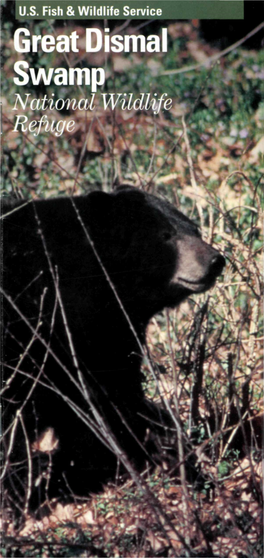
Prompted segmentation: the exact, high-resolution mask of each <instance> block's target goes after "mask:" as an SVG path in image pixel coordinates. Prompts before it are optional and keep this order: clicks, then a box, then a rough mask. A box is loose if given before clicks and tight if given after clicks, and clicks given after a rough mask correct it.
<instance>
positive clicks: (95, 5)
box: [16, 0, 244, 21]
mask: <svg viewBox="0 0 264 558" xmlns="http://www.w3.org/2000/svg"><path fill="white" fill-rule="evenodd" d="M243 17H244V1H243V0H162V1H161V0H149V1H142V0H127V1H125V2H124V1H123V0H113V2H111V0H109V1H108V2H107V1H104V0H102V1H100V0H94V1H89V0H72V1H70V0H46V1H45V0H35V2H34V0H16V18H17V19H18V20H20V21H25V20H29V19H64V20H71V19H72V20H78V19H93V20H94V19H170V20H171V19H243Z"/></svg>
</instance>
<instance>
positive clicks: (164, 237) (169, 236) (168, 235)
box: [162, 231, 173, 242]
mask: <svg viewBox="0 0 264 558" xmlns="http://www.w3.org/2000/svg"><path fill="white" fill-rule="evenodd" d="M172 237H173V232H172V231H164V232H163V233H162V240H164V241H165V242H167V241H168V240H171V239H172Z"/></svg>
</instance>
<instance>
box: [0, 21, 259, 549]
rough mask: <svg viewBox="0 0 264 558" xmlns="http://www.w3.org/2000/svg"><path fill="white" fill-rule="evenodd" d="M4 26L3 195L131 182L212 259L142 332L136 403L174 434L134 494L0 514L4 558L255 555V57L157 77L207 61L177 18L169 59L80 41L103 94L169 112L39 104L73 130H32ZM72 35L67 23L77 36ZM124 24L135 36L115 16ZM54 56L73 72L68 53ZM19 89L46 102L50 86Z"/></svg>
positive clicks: (69, 93)
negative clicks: (185, 227)
mask: <svg viewBox="0 0 264 558" xmlns="http://www.w3.org/2000/svg"><path fill="white" fill-rule="evenodd" d="M75 23H76V25H74V24H73V23H72V22H67V25H66V26H65V28H64V27H63V25H62V23H60V24H59V22H54V25H52V23H51V22H44V21H43V22H38V23H37V22H36V23H34V22H30V23H28V24H27V23H25V24H24V23H23V26H28V27H29V28H30V29H31V31H32V32H33V31H34V33H35V34H41V33H42V32H47V33H55V34H60V33H63V32H65V33H67V34H68V33H70V31H71V30H74V29H76V26H77V22H75ZM12 31H13V30H12V25H11V23H10V22H6V23H5V24H4V29H3V33H4V45H5V46H4V57H5V75H6V79H5V81H4V84H3V93H4V95H5V100H4V101H3V128H4V134H5V135H4V145H3V177H4V179H5V182H4V186H3V192H2V195H3V196H9V195H15V196H16V197H19V198H37V197H50V196H54V195H72V194H83V193H85V192H89V191H91V190H94V189H96V188H98V189H103V190H104V191H111V190H112V189H113V187H114V186H115V185H116V184H122V183H129V184H133V185H135V186H136V187H140V188H143V189H146V190H147V191H149V192H152V193H155V194H156V195H160V196H164V197H165V196H166V198H167V199H169V200H170V201H171V202H172V203H174V204H175V205H176V206H177V207H179V208H180V209H181V211H183V212H184V213H186V215H188V217H190V218H191V219H193V220H195V221H196V222H197V224H198V225H199V226H200V229H201V232H202V236H203V238H204V240H206V241H207V242H209V243H213V244H214V246H215V247H216V248H217V249H218V250H219V251H220V252H221V253H222V254H224V256H225V258H226V267H225V270H224V274H223V276H222V278H221V279H220V280H218V282H217V284H216V286H215V287H214V288H213V289H212V290H210V292H209V293H205V294H202V295H199V296H195V297H193V298H191V299H188V300H187V301H186V302H184V303H183V304H182V305H181V306H180V307H179V308H177V309H176V310H170V311H165V312H164V313H163V314H161V315H157V316H156V317H155V318H154V319H153V320H152V322H151V323H150V325H149V329H148V337H147V344H148V354H149V361H150V362H151V363H152V367H151V370H150V367H149V364H148V361H147V359H146V361H145V363H144V366H143V372H144V378H145V379H144V387H145V391H146V396H147V397H149V398H150V399H152V400H154V401H155V402H159V403H160V405H161V406H163V407H164V408H165V409H166V410H167V411H168V412H169V413H170V415H171V417H172V421H173V423H174V425H175V427H174V428H171V429H169V428H167V429H166V428H165V431H164V437H163V438H162V439H160V441H159V443H160V454H159V456H157V466H156V469H155V470H154V471H153V470H149V469H146V471H145V472H144V473H142V475H141V479H142V482H143V485H144V487H146V488H145V490H143V491H142V490H140V489H139V486H136V485H135V483H134V481H132V480H130V479H129V480H127V481H126V482H124V483H123V484H120V483H119V484H118V483H117V484H116V485H115V484H112V485H108V486H107V487H106V488H105V491H104V492H103V493H102V494H96V495H91V497H90V498H87V501H85V502H84V503H83V504H78V505H77V504H68V505H67V506H62V505H61V504H60V503H57V504H56V503H54V504H53V508H52V509H53V511H52V513H51V515H50V516H49V517H45V518H42V519H41V520H37V519H35V518H33V517H29V518H28V520H27V521H26V523H25V524H24V525H23V527H21V526H20V528H19V529H17V528H16V526H15V524H14V523H13V522H12V521H11V520H10V519H9V512H8V510H7V511H6V512H5V514H4V516H3V531H4V533H5V542H4V547H3V550H2V552H3V556H36V557H43V558H44V556H45V557H46V556H94V557H95V556H116V557H118V556H124V557H125V556H137V557H144V556H168V557H169V556H171V557H172V556H197V557H198V556H201V557H202V556H221V558H247V557H249V556H250V557H251V558H259V557H260V556H262V552H263V549H262V542H261V534H262V495H261V476H262V475H261V467H260V463H261V450H262V408H263V385H262V346H263V329H262V326H263V322H262V310H261V293H262V288H261V285H262V283H261V282H262V277H261V250H262V220H261V217H262V200H261V189H262V188H263V171H264V143H263V128H264V101H263V98H264V97H263V92H264V72H263V63H264V51H263V50H262V51H261V50H260V51H251V50H247V48H244V49H235V50H233V51H231V52H230V53H229V55H228V56H226V57H223V58H220V59H219V61H218V62H216V63H215V64H213V65H212V66H211V67H210V68H208V67H207V68H205V67H204V66H201V67H200V68H198V69H196V70H193V71H190V72H179V73H176V74H175V73H170V72H172V71H173V70H176V69H178V70H179V69H181V68H183V67H186V66H188V65H194V64H199V63H201V62H204V60H205V59H206V58H207V57H208V56H212V55H213V54H215V50H214V49H213V48H212V47H210V46H209V45H208V44H206V43H204V42H202V41H201V39H200V38H199V34H198V31H197V29H196V28H195V27H193V26H192V25H191V24H190V23H179V22H174V23H171V24H170V25H169V26H168V33H169V50H168V53H167V54H156V55H149V54H148V55H139V54H129V55H126V56H121V55H109V56H108V57H107V59H106V60H105V59H104V55H102V54H100V53H98V54H97V55H96V56H97V58H96V62H95V61H94V60H93V59H92V57H91V56H92V55H90V58H89V55H87V54H86V53H85V52H84V50H83V52H81V53H79V54H78V57H81V63H82V64H84V65H85V64H87V65H88V66H89V65H100V64H106V68H107V70H108V79H107V81H106V85H105V89H104V92H105V93H107V92H113V91H117V92H124V93H129V92H132V93H133V94H135V95H136V96H137V95H139V94H140V93H148V92H149V93H151V94H152V95H153V94H154V93H157V95H161V94H162V93H163V92H166V93H168V96H170V97H171V98H172V100H173V103H172V109H171V110H170V111H167V112H166V111H163V112H161V113H159V114H158V115H156V116H154V115H153V112H151V111H146V110H145V111H135V110H132V111H122V110H120V109H116V110H115V111H110V110H109V111H108V110H107V111H104V110H103V109H102V106H100V104H99V103H98V104H97V108H96V110H95V111H94V112H89V111H75V112H74V114H70V113H66V114H61V113H58V112H57V113H56V111H53V112H50V113H49V111H47V112H46V114H48V116H49V118H53V119H54V118H55V117H56V118H57V119H58V120H59V119H62V118H65V119H70V118H74V120H75V122H76V126H75V131H74V132H73V133H72V134H63V135H62V136H61V137H55V136H54V135H51V134H49V133H44V132H43V131H42V132H41V133H40V135H39V136H38V137H37V138H35V137H34V136H33V135H32V134H29V133H26V134H21V133H14V131H13V122H14V111H13V110H12V108H13V105H14V99H15V97H14V95H15V93H20V94H22V93H21V88H20V91H18V90H15V86H14V84H13V81H12V77H13V64H14V61H15V58H16V55H15V54H14V48H13V41H12ZM84 32H85V28H84V27H82V26H81V25H78V33H79V35H80V37H83V36H84ZM126 32H137V30H136V31H135V26H134V28H133V29H132V28H130V27H129V24H128V26H127V27H126ZM141 32H145V30H144V28H143V29H142V30H141ZM157 32H158V31H157ZM31 56H32V58H33V54H32V55H31ZM52 56H53V57H54V56H55V55H54V53H53V54H52V55H47V54H45V55H44V54H43V53H40V52H39V53H37V54H35V55H34V61H33V60H32V64H31V65H34V64H35V65H37V66H39V67H42V66H43V67H49V66H52V65H53V66H54V65H57V66H59V65H62V64H66V60H65V59H64V58H63V55H62V54H61V55H59V54H56V60H54V59H53V60H52V59H51V57H52ZM100 57H101V58H100ZM27 60H28V61H30V60H29V57H28V58H27ZM67 64H69V65H70V66H76V64H77V60H76V54H74V53H71V54H69V58H68V60H67ZM27 92H31V93H32V95H34V96H39V97H43V95H44V94H45V93H46V94H47V95H48V97H51V96H52V94H54V95H55V96H56V97H57V96H58V91H57V88H56V87H52V86H50V87H48V88H46V90H45V88H44V89H43V90H41V91H37V90H34V89H32V91H30V90H28V91H27ZM59 96H63V97H70V98H77V99H79V98H86V97H88V96H90V91H89V88H87V87H86V88H78V87H76V88H74V87H71V88H63V90H61V91H60V92H59ZM20 112H21V113H22V112H23V111H22V110H21V111H20ZM25 114H27V115H28V116H29V117H30V118H31V119H35V118H40V116H41V113H38V114H36V113H33V111H31V112H30V111H27V110H26V111H25ZM113 327H114V326H113ZM150 495H151V496H150Z"/></svg>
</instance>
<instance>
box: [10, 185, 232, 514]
mask: <svg viewBox="0 0 264 558" xmlns="http://www.w3.org/2000/svg"><path fill="white" fill-rule="evenodd" d="M3 213H4V214H3V217H2V225H3V239H4V247H5V250H4V267H3V290H2V298H3V307H4V310H3V316H4V321H5V332H4V343H3V347H4V348H3V357H4V362H5V364H4V382H3V386H2V401H3V406H4V412H3V425H4V436H3V440H4V448H5V456H6V457H5V460H4V468H3V477H4V478H5V479H6V486H7V492H8V494H9V496H8V497H9V499H12V500H13V501H14V502H15V505H16V506H17V507H18V509H20V510H21V511H23V510H25V509H28V507H31V508H36V507H37V506H38V502H40V503H41V502H43V499H45V498H48V499H50V498H51V497H53V496H59V495H61V497H63V496H65V495H66V496H65V497H68V495H71V496H73V495H77V496H84V495H86V494H87V493H89V491H90V490H96V489H97V488H99V487H100V486H101V484H102V483H103V482H105V481H106V480H107V479H108V478H111V477H113V476H114V474H115V471H116V470H117V458H116V455H115V452H114V451H113V444H112V442H111V439H110V438H111V437H109V436H108V433H109V432H110V431H112V432H113V434H114V436H115V441H116V442H117V443H118V445H119V446H120V448H121V450H122V451H124V452H126V454H127V455H128V457H129V459H130V460H132V462H133V463H134V464H136V465H140V464H142V462H143V460H144V459H145V458H146V455H145V453H146V451H145V450H144V438H145V432H146V427H147V422H146V419H145V418H144V416H145V415H146V400H145V398H144V391H143V387H142V376H141V370H140V367H141V361H142V352H143V350H144V349H143V347H144V343H145V331H146V327H147V324H148V322H149V320H150V318H151V317H152V316H153V315H154V314H155V313H157V312H159V311H160V310H162V309H163V308H164V307H175V306H176V305H177V304H179V303H180V302H181V301H182V300H184V299H185V298H186V297H187V296H188V295H190V294H192V293H201V292H204V291H206V290H207V289H209V288H210V287H211V286H212V285H213V284H214V282H215V280H216V278H217V276H218V275H219V274H220V273H221V271H222V269H223V267H224V258H223V256H222V255H220V254H219V253H218V252H217V251H216V250H215V249H214V248H212V247H211V246H209V245H208V244H206V243H205V242H204V241H203V240H202V239H201V237H200V234H199V232H198V229H197V227H196V225H195V224H194V223H193V222H192V221H190V220H189V219H188V218H187V217H185V216H184V215H183V214H182V213H180V212H179V211H178V210H177V209H175V208H174V207H173V206H172V205H171V204H170V203H168V202H166V201H164V200H163V199H159V198H157V197H155V196H152V195H150V194H147V193H145V192H143V191H140V190H138V189H136V188H131V187H126V186H123V187H121V188H118V189H117V190H116V191H114V192H113V193H111V194H107V193H103V192H92V193H90V194H88V195H87V196H80V197H74V198H55V199H49V200H38V201H35V200H31V201H25V200H24V201H18V202H7V203H5V204H4V208H3ZM97 415H98V416H97ZM100 421H101V422H100ZM105 424H106V425H107V428H108V429H109V430H107V431H105V429H104V425H105ZM46 445H48V446H49V447H48V450H47V448H46Z"/></svg>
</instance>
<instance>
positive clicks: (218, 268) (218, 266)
mask: <svg viewBox="0 0 264 558" xmlns="http://www.w3.org/2000/svg"><path fill="white" fill-rule="evenodd" d="M224 267H225V258H224V256H222V255H221V254H216V255H215V256H214V257H213V258H212V260H211V263H210V273H211V274H212V275H214V276H215V277H217V276H218V275H220V273H222V271H223V268H224Z"/></svg>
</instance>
